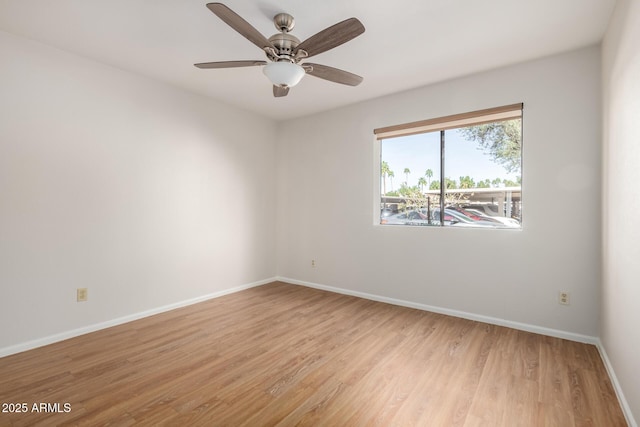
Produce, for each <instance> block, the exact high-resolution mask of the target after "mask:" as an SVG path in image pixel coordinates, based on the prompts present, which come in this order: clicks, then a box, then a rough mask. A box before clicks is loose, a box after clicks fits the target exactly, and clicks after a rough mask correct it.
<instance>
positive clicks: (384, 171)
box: [380, 161, 390, 194]
mask: <svg viewBox="0 0 640 427" xmlns="http://www.w3.org/2000/svg"><path fill="white" fill-rule="evenodd" d="M389 172H390V169H389V163H387V162H385V161H383V162H382V163H381V164H380V177H381V178H382V194H387V177H388V176H389Z"/></svg>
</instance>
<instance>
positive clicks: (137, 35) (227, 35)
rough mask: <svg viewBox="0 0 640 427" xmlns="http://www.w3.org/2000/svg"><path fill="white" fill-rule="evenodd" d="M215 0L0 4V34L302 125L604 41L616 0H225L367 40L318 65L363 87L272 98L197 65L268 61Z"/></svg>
mask: <svg viewBox="0 0 640 427" xmlns="http://www.w3.org/2000/svg"><path fill="white" fill-rule="evenodd" d="M206 3H207V1H205V0H155V1H150V0H108V1H97V0H46V1H45V0H0V29H2V30H4V31H7V32H9V33H13V34H16V35H20V36H24V37H27V38H30V39H33V40H36V41H40V42H42V43H46V44H49V45H51V46H55V47H58V48H60V49H64V50H66V51H69V52H74V53H76V54H79V55H82V56H86V57H89V58H93V59H95V60H97V61H100V62H103V63H106V64H109V65H112V66H115V67H118V68H121V69H124V70H129V71H133V72H135V73H139V74H143V75H146V76H149V77H152V78H154V79H157V80H161V81H164V82H167V83H170V84H172V85H175V86H178V87H181V88H184V89H186V90H188V91H191V92H195V93H199V94H202V95H205V96H209V97H211V98H215V99H217V100H220V101H223V102H225V103H228V104H232V105H236V106H238V107H240V108H243V109H246V110H250V111H254V112H257V113H259V114H262V115H264V116H267V117H270V118H273V119H287V118H293V117H298V116H303V115H307V114H311V113H315V112H319V111H323V110H328V109H332V108H335V107H338V106H342V105H347V104H352V103H355V102H359V101H363V100H366V99H371V98H375V97H379V96H382V95H386V94H390V93H394V92H398V91H402V90H407V89H411V88H415V87H419V86H424V85H426V84H429V83H434V82H437V81H442V80H446V79H450V78H453V77H458V76H462V75H466V74H470V73H474V72H478V71H483V70H488V69H491V68H496V67H500V66H504V65H508V64H512V63H516V62H521V61H525V60H529V59H534V58H539V57H542V56H546V55H550V54H553V53H559V52H563V51H567V50H571V49H574V48H578V47H582V46H587V45H590V44H594V43H597V42H599V41H600V40H601V39H602V36H603V34H604V31H605V29H606V26H607V23H608V21H609V17H610V15H611V12H612V10H613V7H614V4H615V0H484V1H478V0H404V1H382V0H346V1H345V0H324V1H301V0H226V1H225V2H224V3H225V4H226V5H227V6H228V7H230V8H231V9H232V10H234V11H235V12H236V13H238V14H239V15H240V16H242V17H243V18H244V19H245V20H247V21H248V22H249V23H251V24H252V25H253V26H254V27H255V28H256V29H258V30H259V31H260V32H262V33H263V34H264V35H265V36H266V37H269V36H270V35H272V34H274V33H276V32H277V31H276V29H275V27H274V26H273V23H272V20H271V18H272V17H273V15H275V14H276V13H278V12H287V13H290V14H291V15H293V16H294V17H295V19H296V27H295V29H294V30H293V31H292V33H293V34H294V35H296V36H297V37H298V38H299V39H301V40H304V39H306V38H308V37H310V36H312V35H313V34H315V33H317V32H318V31H320V30H323V29H324V28H326V27H328V26H330V25H333V24H335V23H337V22H339V21H342V20H344V19H347V18H350V17H357V18H358V19H359V20H360V21H362V23H363V24H364V26H365V28H366V31H365V33H364V34H362V35H361V36H359V37H357V38H356V39H354V40H352V41H350V42H348V43H346V44H344V45H342V46H339V47H337V48H335V49H333V50H330V51H328V52H325V53H322V54H320V55H318V56H316V57H314V58H313V62H317V63H320V64H325V65H329V66H332V67H336V68H341V69H344V70H347V71H350V72H353V73H355V74H359V75H361V76H363V77H364V82H363V83H362V84H361V85H360V86H357V87H349V86H343V85H339V84H335V83H330V82H327V81H325V80H320V79H317V78H314V77H312V76H305V77H304V79H303V80H302V82H300V84H299V85H298V86H296V87H294V88H292V89H291V92H290V93H289V96H287V97H284V98H274V97H273V95H272V90H271V84H270V83H269V81H268V80H267V78H266V77H265V76H264V75H263V74H262V70H261V67H249V68H240V69H226V70H200V69H197V68H195V67H194V66H193V64H194V63H197V62H209V61H225V60H242V59H264V54H263V53H262V52H261V51H260V50H259V49H258V48H257V47H256V46H254V45H253V44H251V43H250V42H249V41H248V40H246V39H245V38H243V37H242V36H240V35H239V34H238V33H236V32H235V31H234V30H233V29H231V28H230V27H228V26H227V25H226V24H225V23H223V22H222V21H221V20H220V19H219V18H218V17H217V16H215V15H214V14H213V13H211V12H210V11H209V10H208V9H207V8H206V7H205V4H206Z"/></svg>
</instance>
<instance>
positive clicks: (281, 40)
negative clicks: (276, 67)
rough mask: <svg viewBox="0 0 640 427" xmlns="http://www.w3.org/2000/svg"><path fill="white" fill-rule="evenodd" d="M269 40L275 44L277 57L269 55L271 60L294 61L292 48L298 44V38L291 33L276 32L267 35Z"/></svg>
mask: <svg viewBox="0 0 640 427" xmlns="http://www.w3.org/2000/svg"><path fill="white" fill-rule="evenodd" d="M269 41H270V42H271V43H272V44H273V45H274V46H275V48H276V51H277V52H276V53H277V54H278V56H277V57H273V58H272V57H271V56H269V55H268V54H267V56H269V59H271V60H272V61H278V60H283V59H288V60H289V61H294V59H293V50H294V49H295V48H296V47H297V46H298V45H299V44H300V40H299V39H298V38H297V37H296V36H294V35H293V34H288V33H278V34H274V35H272V36H271V37H269Z"/></svg>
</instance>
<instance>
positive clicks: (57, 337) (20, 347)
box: [0, 277, 277, 357]
mask: <svg viewBox="0 0 640 427" xmlns="http://www.w3.org/2000/svg"><path fill="white" fill-rule="evenodd" d="M276 280H277V279H276V278H275V277H272V278H270V279H264V280H259V281H257V282H253V283H248V284H245V285H240V286H236V287H233V288H229V289H224V290H222V291H218V292H213V293H210V294H207V295H202V296H199V297H195V298H191V299H188V300H184V301H179V302H176V303H173V304H167V305H164V306H162V307H157V308H152V309H150V310H145V311H141V312H139V313H133V314H130V315H127V316H123V317H118V318H117V319H112V320H107V321H106V322H100V323H94V324H93V325H88V326H83V327H81V328H78V329H73V330H70V331H65V332H61V333H58V334H54V335H49V336H47V337H43V338H38V339H35V340H32V341H27V342H23V343H20V344H16V345H12V346H9V347H4V348H0V357H5V356H9V355H12V354H16V353H21V352H23V351H27V350H32V349H34V348H37V347H42V346H45V345H48V344H53V343H56V342H58V341H63V340H66V339H69V338H74V337H77V336H79V335H84V334H88V333H90V332H95V331H99V330H101V329H106V328H110V327H112V326H117V325H121V324H123V323H127V322H132V321H134V320H138V319H142V318H143V317H149V316H153V315H154V314H159V313H164V312H165V311H170V310H175V309H176V308H181V307H186V306H188V305H192V304H197V303H199V302H203V301H207V300H210V299H213V298H218V297H221V296H224V295H228V294H232V293H235V292H239V291H244V290H245V289H249V288H254V287H256V286H261V285H265V284H267V283H271V282H274V281H276Z"/></svg>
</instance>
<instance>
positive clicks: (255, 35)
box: [207, 3, 274, 49]
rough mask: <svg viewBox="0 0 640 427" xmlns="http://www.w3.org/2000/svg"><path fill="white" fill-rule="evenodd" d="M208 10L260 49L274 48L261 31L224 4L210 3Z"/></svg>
mask: <svg viewBox="0 0 640 427" xmlns="http://www.w3.org/2000/svg"><path fill="white" fill-rule="evenodd" d="M207 8H209V10H210V11H211V12H213V13H215V14H216V15H217V16H218V18H220V19H222V20H223V21H224V22H225V23H226V24H227V25H229V26H230V27H231V28H233V29H234V30H236V31H237V32H239V33H240V34H241V35H243V36H244V37H245V38H246V39H247V40H249V41H250V42H251V43H253V44H255V45H256V46H258V47H259V48H260V49H264V48H265V47H271V48H274V46H273V44H272V43H271V42H270V41H269V40H267V38H266V37H265V36H263V35H262V34H261V33H260V31H258V30H256V29H255V28H254V27H253V26H252V25H251V24H249V23H248V22H247V21H245V20H244V19H242V17H241V16H240V15H238V14H237V13H235V12H234V11H233V10H231V9H229V8H228V7H227V6H225V5H223V4H222V3H208V4H207Z"/></svg>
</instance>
